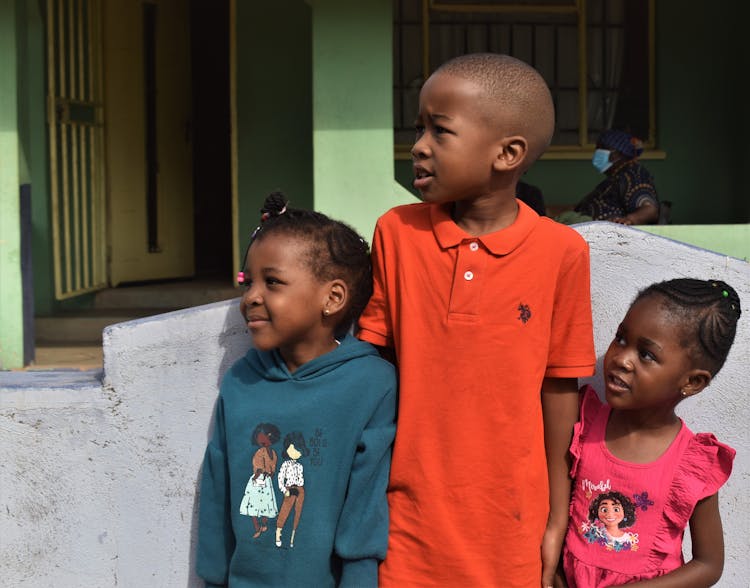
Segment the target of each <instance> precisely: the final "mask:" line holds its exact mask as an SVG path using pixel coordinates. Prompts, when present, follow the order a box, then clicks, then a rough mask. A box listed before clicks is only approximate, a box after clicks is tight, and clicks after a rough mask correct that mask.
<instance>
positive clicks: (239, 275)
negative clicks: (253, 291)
mask: <svg viewBox="0 0 750 588" xmlns="http://www.w3.org/2000/svg"><path fill="white" fill-rule="evenodd" d="M237 283H238V284H244V283H245V272H237Z"/></svg>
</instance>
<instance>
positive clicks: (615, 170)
mask: <svg viewBox="0 0 750 588" xmlns="http://www.w3.org/2000/svg"><path fill="white" fill-rule="evenodd" d="M642 151H643V149H642V148H641V147H640V143H639V142H638V140H637V139H635V137H633V136H631V135H630V134H628V133H626V132H624V131H617V130H614V129H610V130H608V131H604V132H603V133H602V134H601V135H599V140H598V141H597V143H596V151H594V156H593V158H592V163H593V164H594V167H595V168H596V169H597V170H599V171H600V172H601V173H603V174H604V175H605V176H607V177H606V178H605V179H604V181H602V182H601V183H599V184H598V185H597V186H596V188H594V190H593V191H592V192H591V193H590V194H588V195H587V196H586V197H585V198H584V199H583V200H581V201H580V202H579V203H578V204H577V205H576V207H575V209H574V210H575V212H572V213H571V212H566V213H562V214H561V215H560V216H559V217H557V219H556V220H558V221H559V222H562V223H565V224H572V223H576V222H585V221H588V220H606V221H611V222H615V223H620V224H623V225H647V224H653V223H656V222H657V221H658V220H659V199H658V197H657V196H656V187H655V186H654V178H653V177H652V176H651V174H650V173H649V171H648V170H647V169H646V168H645V167H643V166H642V165H641V164H640V163H639V162H638V156H639V155H640V154H641V152H642ZM576 213H578V214H576Z"/></svg>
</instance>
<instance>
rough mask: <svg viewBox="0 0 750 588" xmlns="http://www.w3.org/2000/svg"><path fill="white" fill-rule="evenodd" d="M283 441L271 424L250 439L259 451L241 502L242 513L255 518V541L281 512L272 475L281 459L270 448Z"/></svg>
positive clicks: (254, 459) (253, 462)
mask: <svg viewBox="0 0 750 588" xmlns="http://www.w3.org/2000/svg"><path fill="white" fill-rule="evenodd" d="M280 438H281V433H280V432H279V428H278V427H277V426H276V425H274V424H272V423H260V424H259V425H258V426H256V427H255V430H254V431H253V433H252V435H251V437H250V442H251V443H252V444H253V445H254V446H256V447H258V449H257V451H256V452H255V453H254V454H253V459H252V473H251V475H250V479H249V480H248V481H247V486H245V496H244V497H243V498H242V502H241V503H240V514H243V515H246V516H249V517H251V518H252V521H253V528H254V529H255V534H254V535H253V539H257V538H258V537H260V536H261V535H262V534H263V533H265V532H266V531H268V519H273V518H276V515H277V514H278V513H279V507H278V505H277V502H276V492H275V491H274V488H273V475H274V473H276V464H277V463H278V461H279V456H278V454H277V453H276V451H274V450H273V449H272V448H271V446H272V445H274V444H276V443H277V442H278V441H279V439H280Z"/></svg>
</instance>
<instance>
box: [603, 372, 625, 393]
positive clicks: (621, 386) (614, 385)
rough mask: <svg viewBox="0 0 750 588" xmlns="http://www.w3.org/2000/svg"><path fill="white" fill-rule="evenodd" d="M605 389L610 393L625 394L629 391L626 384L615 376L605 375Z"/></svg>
mask: <svg viewBox="0 0 750 588" xmlns="http://www.w3.org/2000/svg"><path fill="white" fill-rule="evenodd" d="M607 388H608V389H609V390H611V391H612V392H627V391H628V390H630V386H629V385H628V383H627V382H625V381H624V380H622V379H621V378H620V377H618V376H616V375H615V374H608V375H607Z"/></svg>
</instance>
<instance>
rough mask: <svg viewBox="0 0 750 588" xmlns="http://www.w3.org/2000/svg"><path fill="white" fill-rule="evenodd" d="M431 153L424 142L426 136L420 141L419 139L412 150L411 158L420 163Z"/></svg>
mask: <svg viewBox="0 0 750 588" xmlns="http://www.w3.org/2000/svg"><path fill="white" fill-rule="evenodd" d="M429 153H430V150H429V147H428V146H427V143H426V141H425V140H424V135H422V136H421V137H420V138H419V139H417V141H416V142H415V143H414V146H413V147H412V148H411V158H412V159H413V160H417V161H418V160H420V159H424V158H425V157H428V156H429Z"/></svg>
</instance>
